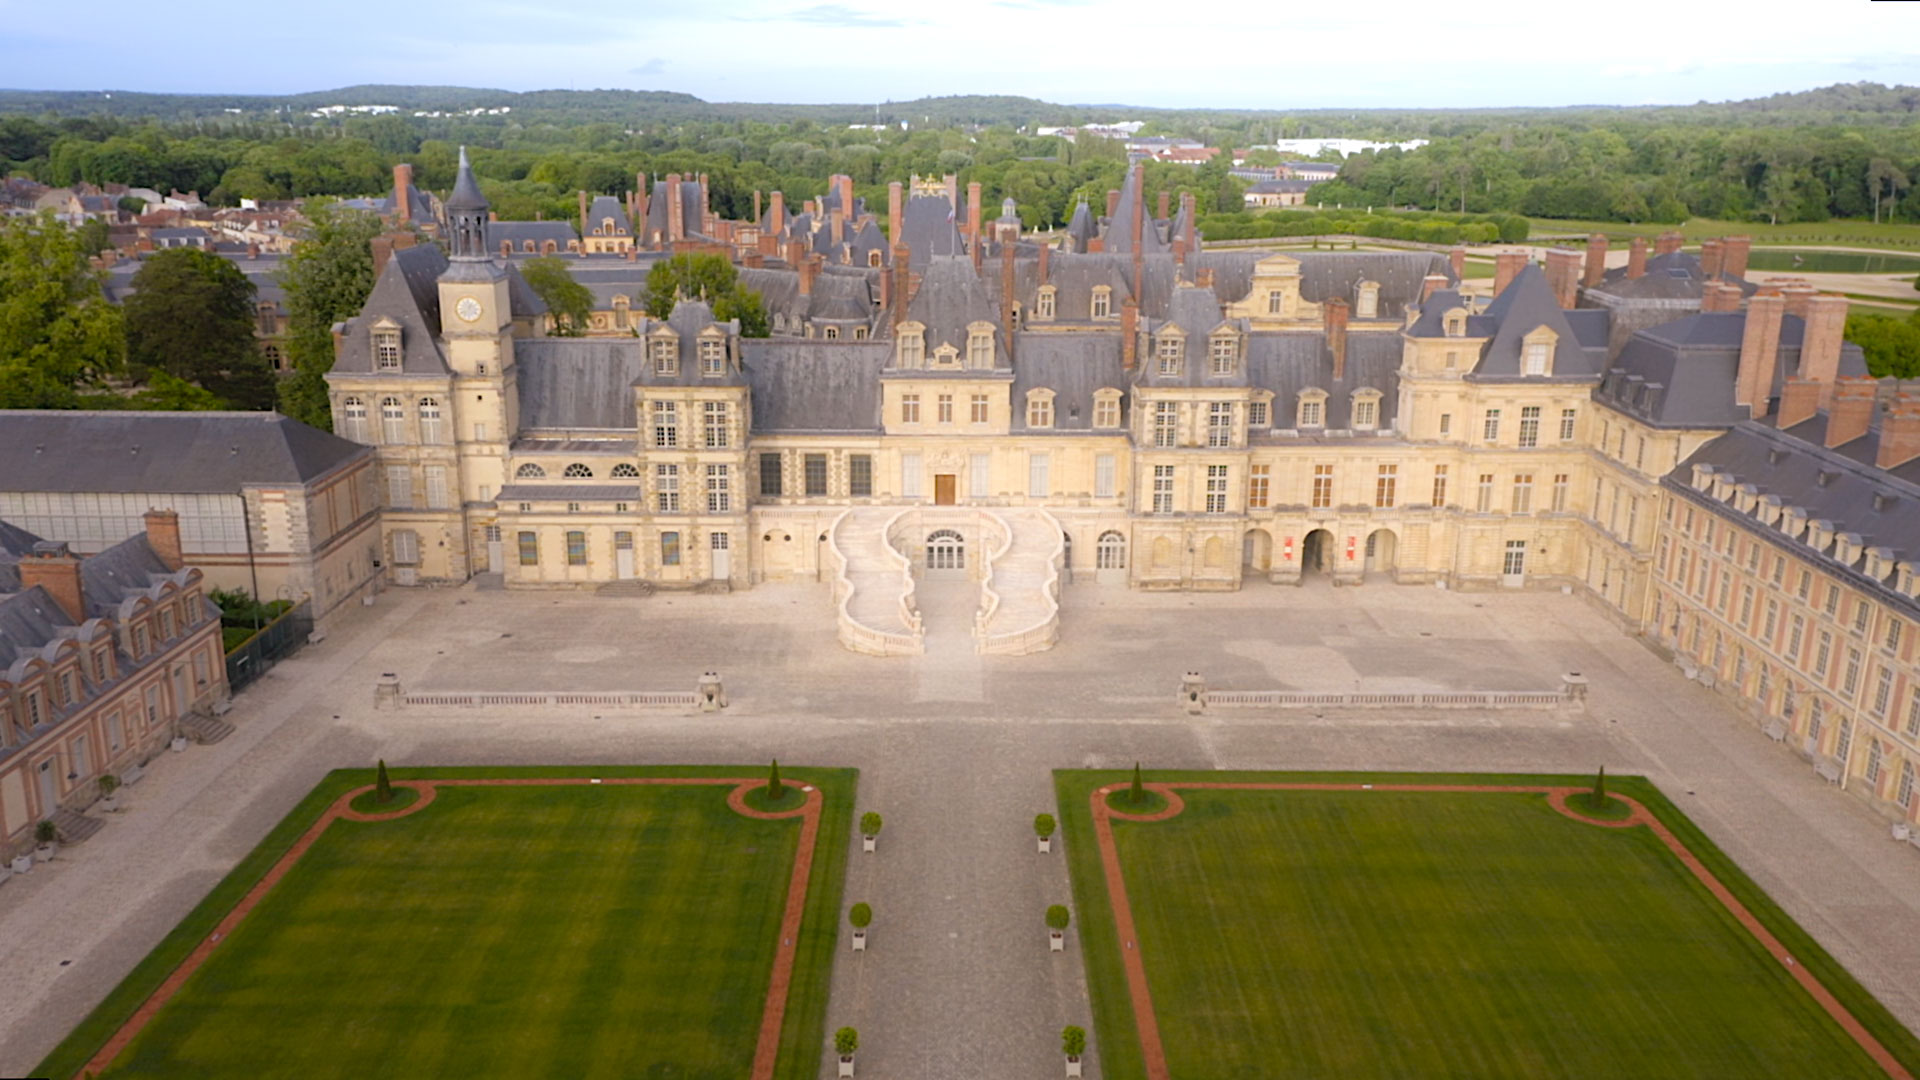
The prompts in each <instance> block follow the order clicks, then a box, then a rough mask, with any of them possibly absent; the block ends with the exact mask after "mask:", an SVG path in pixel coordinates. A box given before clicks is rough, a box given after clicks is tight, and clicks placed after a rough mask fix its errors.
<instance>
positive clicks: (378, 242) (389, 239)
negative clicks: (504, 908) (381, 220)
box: [368, 232, 413, 281]
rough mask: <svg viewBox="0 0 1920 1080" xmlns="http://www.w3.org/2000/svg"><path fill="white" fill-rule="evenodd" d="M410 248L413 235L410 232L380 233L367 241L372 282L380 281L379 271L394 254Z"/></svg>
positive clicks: (385, 266) (383, 268)
mask: <svg viewBox="0 0 1920 1080" xmlns="http://www.w3.org/2000/svg"><path fill="white" fill-rule="evenodd" d="M412 246H413V234H412V233H410V232H390V233H381V234H380V235H379V236H376V237H374V238H373V239H372V240H371V241H369V242H368V249H369V250H370V251H372V252H373V277H374V280H376V281H378V280H379V279H380V273H381V271H383V270H385V269H386V268H387V263H389V262H391V261H392V260H393V253H394V252H396V251H405V250H407V249H408V248H410V247H412Z"/></svg>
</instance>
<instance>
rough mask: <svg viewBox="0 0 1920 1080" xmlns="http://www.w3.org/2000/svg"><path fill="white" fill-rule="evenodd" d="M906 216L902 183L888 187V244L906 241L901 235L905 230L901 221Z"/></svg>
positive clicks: (895, 182)
mask: <svg viewBox="0 0 1920 1080" xmlns="http://www.w3.org/2000/svg"><path fill="white" fill-rule="evenodd" d="M905 215H906V193H905V192H904V191H902V190H901V188H900V181H898V180H895V181H894V182H893V183H891V184H888V185H887V242H888V243H890V244H898V243H899V242H900V241H902V240H904V239H906V237H903V236H901V235H900V230H901V229H902V228H904V225H903V224H902V222H901V219H902V218H903V217H904V216H905Z"/></svg>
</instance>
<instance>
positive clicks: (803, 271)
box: [800, 255, 820, 296]
mask: <svg viewBox="0 0 1920 1080" xmlns="http://www.w3.org/2000/svg"><path fill="white" fill-rule="evenodd" d="M819 274H820V256H818V255H808V256H806V257H804V258H802V259H801V260H800V295H801V296H812V295H813V279H814V278H815V277H817V276H819Z"/></svg>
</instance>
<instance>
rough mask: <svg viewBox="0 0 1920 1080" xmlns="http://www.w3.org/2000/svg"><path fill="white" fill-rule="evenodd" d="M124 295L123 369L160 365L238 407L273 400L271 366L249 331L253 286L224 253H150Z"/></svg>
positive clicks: (143, 374) (138, 375)
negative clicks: (222, 256)
mask: <svg viewBox="0 0 1920 1080" xmlns="http://www.w3.org/2000/svg"><path fill="white" fill-rule="evenodd" d="M133 290H134V291H133V295H132V296H129V297H127V300H126V303H125V304H124V305H123V310H124V311H125V313H126V330H127V371H128V374H130V375H131V376H132V377H133V378H134V379H136V380H140V381H145V380H147V379H149V378H150V376H151V373H152V372H155V371H162V372H165V373H167V374H168V375H171V376H173V377H174V378H176V379H184V380H186V381H187V382H191V383H194V384H196V385H198V386H199V387H200V388H201V389H203V390H206V391H208V392H210V393H212V394H214V395H215V396H217V397H219V398H222V399H224V400H225V401H226V402H228V403H229V404H231V405H232V406H234V407H235V408H241V409H266V408H271V407H272V406H273V398H274V393H273V392H274V386H273V372H272V370H271V369H270V368H269V367H268V366H267V361H266V358H265V357H263V356H262V355H261V354H260V347H259V345H258V344H257V343H256V342H255V340H254V336H253V327H254V292H255V290H254V287H253V282H251V281H248V280H247V275H245V274H243V273H241V272H240V268H239V267H238V266H235V265H234V264H233V262H232V260H230V259H223V258H221V257H220V256H218V255H215V254H214V253H213V252H211V251H201V250H199V249H198V248H172V249H169V250H167V251H161V252H156V253H155V254H154V255H152V256H150V257H149V258H148V259H147V260H146V261H145V262H144V263H142V264H141V266H140V270H139V272H138V273H136V274H134V275H133Z"/></svg>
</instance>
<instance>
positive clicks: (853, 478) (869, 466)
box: [847, 454, 873, 499]
mask: <svg viewBox="0 0 1920 1080" xmlns="http://www.w3.org/2000/svg"><path fill="white" fill-rule="evenodd" d="M847 494H848V495H851V496H853V497H854V498H856V499H865V498H869V497H871V496H872V495H873V455H872V454H849V455H847Z"/></svg>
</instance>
